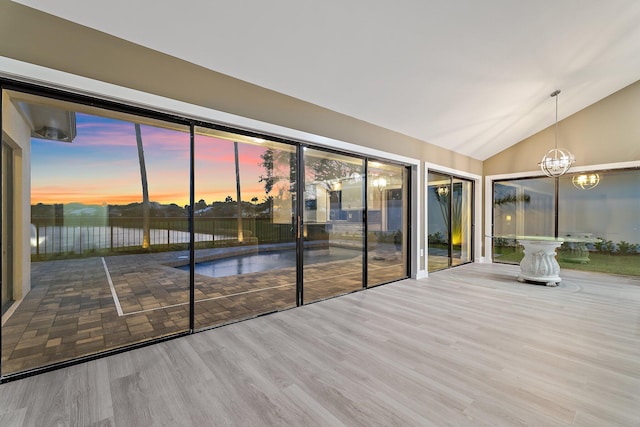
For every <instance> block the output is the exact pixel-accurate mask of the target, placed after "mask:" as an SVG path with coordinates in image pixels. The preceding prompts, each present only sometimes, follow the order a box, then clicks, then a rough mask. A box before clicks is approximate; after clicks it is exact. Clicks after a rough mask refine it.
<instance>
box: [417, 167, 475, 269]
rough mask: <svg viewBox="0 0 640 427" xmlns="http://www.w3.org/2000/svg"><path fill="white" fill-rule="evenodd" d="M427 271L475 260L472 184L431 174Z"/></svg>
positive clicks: (429, 174) (429, 179)
mask: <svg viewBox="0 0 640 427" xmlns="http://www.w3.org/2000/svg"><path fill="white" fill-rule="evenodd" d="M427 178H428V186H427V203H428V224H427V226H428V230H429V232H428V248H429V257H428V271H430V272H431V271H437V270H442V269H444V268H448V267H451V266H455V265H460V264H464V263H467V262H471V261H472V259H473V253H472V248H473V243H472V236H473V227H472V217H473V182H472V181H470V180H467V179H462V178H456V177H453V176H451V175H445V174H440V173H436V172H429V173H428V177H427Z"/></svg>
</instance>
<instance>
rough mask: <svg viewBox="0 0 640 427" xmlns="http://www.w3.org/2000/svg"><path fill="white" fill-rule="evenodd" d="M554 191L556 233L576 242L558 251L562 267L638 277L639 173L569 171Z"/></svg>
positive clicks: (639, 239) (639, 270)
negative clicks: (592, 183)
mask: <svg viewBox="0 0 640 427" xmlns="http://www.w3.org/2000/svg"><path fill="white" fill-rule="evenodd" d="M594 175H597V176H598V181H599V182H598V185H597V186H592V187H590V186H588V185H585V184H584V181H585V179H586V183H589V182H590V180H591V178H590V177H592V176H594ZM576 177H577V178H576ZM583 177H586V178H583ZM574 178H575V179H574ZM572 181H579V182H581V183H583V185H575V182H572ZM558 191H559V193H558V196H559V198H558V199H559V202H558V236H559V237H563V238H567V239H568V240H578V241H570V242H565V243H564V244H563V245H562V247H561V248H560V249H559V250H558V260H559V262H560V265H561V267H562V268H574V269H580V270H590V271H601V272H607V273H616V274H625V275H634V276H640V214H639V212H640V171H639V170H637V169H634V170H618V171H604V172H603V171H598V173H597V174H596V173H595V172H580V173H576V174H575V175H573V176H572V175H571V174H569V175H566V176H563V177H562V178H560V181H559V190H558ZM595 239H600V240H599V241H596V240H595Z"/></svg>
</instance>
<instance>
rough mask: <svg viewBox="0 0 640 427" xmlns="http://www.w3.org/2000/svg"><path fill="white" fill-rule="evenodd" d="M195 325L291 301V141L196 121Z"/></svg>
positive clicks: (293, 296) (293, 281) (293, 179)
mask: <svg viewBox="0 0 640 427" xmlns="http://www.w3.org/2000/svg"><path fill="white" fill-rule="evenodd" d="M195 144H196V146H195V172H196V177H195V199H196V200H197V202H196V204H195V206H194V209H195V231H196V270H195V273H196V284H195V286H196V288H195V327H196V328H206V327H209V326H212V325H216V324H221V323H228V322H231V321H236V320H240V319H246V318H249V317H254V316H257V315H259V314H263V313H268V312H272V311H276V310H282V309H284V308H288V307H294V306H295V305H296V241H295V227H294V223H295V222H294V219H295V217H296V210H295V197H294V196H295V193H296V151H295V147H294V146H290V145H287V144H282V143H277V142H273V141H265V140H263V139H260V138H252V137H247V136H243V135H238V134H233V133H228V132H222V131H217V130H213V129H207V128H196V139H195Z"/></svg>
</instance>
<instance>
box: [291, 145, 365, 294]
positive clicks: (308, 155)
mask: <svg viewBox="0 0 640 427" xmlns="http://www.w3.org/2000/svg"><path fill="white" fill-rule="evenodd" d="M303 159H304V160H303V161H304V198H303V202H304V208H303V215H302V216H303V218H302V220H303V221H302V238H303V248H304V250H303V259H302V264H303V292H304V294H303V301H304V302H305V303H307V302H311V301H317V300H321V299H325V298H328V297H332V296H336V295H340V294H345V293H348V292H353V291H357V290H359V289H362V288H363V279H362V276H363V257H364V253H365V252H364V219H363V209H364V184H365V180H364V160H363V159H361V158H357V157H352V156H348V155H344V154H337V153H333V152H328V151H322V150H317V149H312V148H305V149H304V151H303Z"/></svg>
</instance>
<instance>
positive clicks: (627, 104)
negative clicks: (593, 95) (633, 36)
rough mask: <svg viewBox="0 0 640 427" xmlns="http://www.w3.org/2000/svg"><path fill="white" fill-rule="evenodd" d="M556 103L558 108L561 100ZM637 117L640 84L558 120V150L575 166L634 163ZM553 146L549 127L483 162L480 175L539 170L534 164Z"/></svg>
mask: <svg viewBox="0 0 640 427" xmlns="http://www.w3.org/2000/svg"><path fill="white" fill-rule="evenodd" d="M549 104H550V108H552V109H553V108H555V107H554V105H553V104H552V103H549ZM558 104H559V105H558V108H562V100H560V101H559V103H558ZM552 113H553V111H552ZM639 117H640V81H638V82H636V83H633V84H631V85H629V86H627V87H626V88H624V89H621V90H619V91H618V92H616V93H613V94H612V95H610V96H608V97H606V98H604V99H602V100H600V101H598V102H596V103H595V104H593V105H591V106H589V107H587V108H585V109H583V110H581V111H578V112H577V113H575V114H573V115H572V116H570V117H567V118H566V119H564V120H561V121H559V122H558V147H559V148H566V149H568V150H569V151H570V152H571V153H573V154H574V156H575V157H576V163H575V167H579V166H589V165H602V164H610V163H619V162H630V161H638V160H640V120H639V119H638V118H639ZM554 144H555V126H550V127H548V128H547V129H544V130H543V131H541V132H539V133H537V134H535V135H533V136H531V137H529V138H527V139H525V140H523V141H521V142H519V143H518V144H516V145H514V146H512V147H510V148H508V149H506V150H504V151H502V152H500V153H498V154H496V155H495V156H493V157H491V158H489V159H487V160H486V161H485V162H484V175H485V176H487V175H499V174H505V173H517V172H527V171H539V168H538V162H539V161H540V160H541V159H542V156H544V155H545V153H546V152H547V151H548V150H550V149H552V148H553V147H554Z"/></svg>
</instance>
